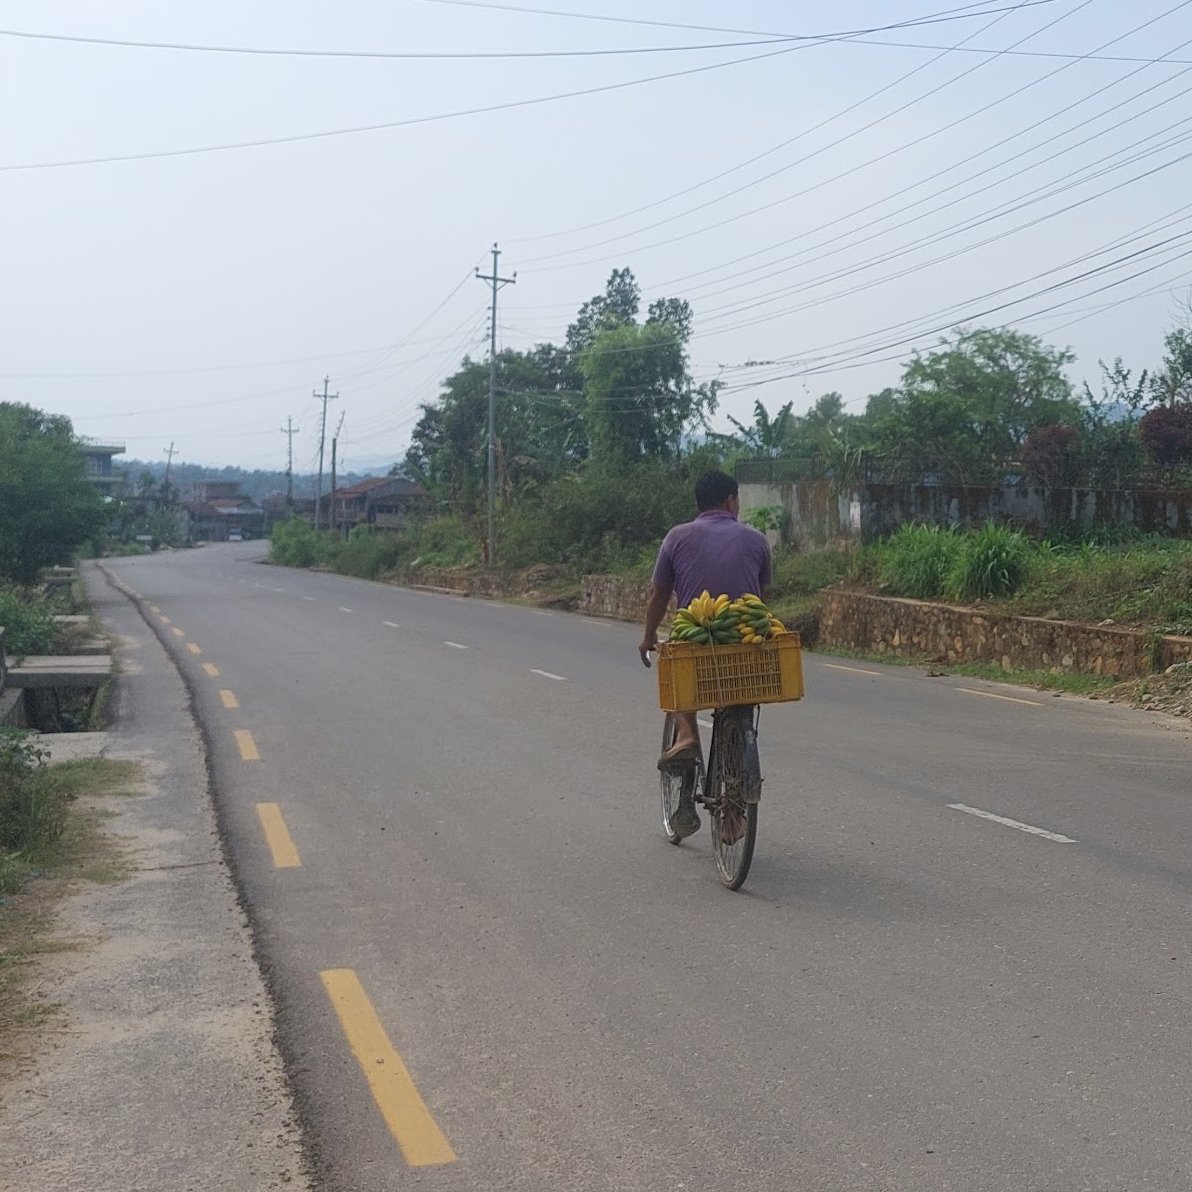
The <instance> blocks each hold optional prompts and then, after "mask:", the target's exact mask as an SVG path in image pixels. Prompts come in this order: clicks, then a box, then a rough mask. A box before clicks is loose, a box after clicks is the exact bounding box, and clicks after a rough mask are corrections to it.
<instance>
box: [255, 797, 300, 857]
mask: <svg viewBox="0 0 1192 1192" xmlns="http://www.w3.org/2000/svg"><path fill="white" fill-rule="evenodd" d="M257 818H258V819H259V820H260V821H261V831H262V832H264V833H265V843H266V844H267V845H268V846H269V851H270V852H271V853H272V854H273V864H274V866H275V867H276V868H278V869H297V868H298V867H299V866H300V865H301V864H302V861H301V860H300V859H299V857H298V850H297V849H296V848H295V847H294V841H293V838H292V837H291V836H290V830H289V829H288V828H287V827H286V821H285V820H284V819H282V817H281V808H280V807H279V806H278V805H277V804H276V803H258V804H257Z"/></svg>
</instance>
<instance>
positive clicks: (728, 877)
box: [662, 705, 762, 890]
mask: <svg viewBox="0 0 1192 1192" xmlns="http://www.w3.org/2000/svg"><path fill="white" fill-rule="evenodd" d="M758 720H759V709H758V708H757V707H755V706H752V705H741V706H738V707H729V708H717V709H715V710H714V711H713V713H712V740H711V742H710V744H709V746H708V765H707V769H706V770H705V768H704V763H703V759H702V758H697V759H696V760H695V761H694V762H693V763H692V764H691V765H689V766H685V767H684V768H683V770H682V771H681V772H680V773H668V772H666V771H663V772H662V829H663V831H664V832H665V833H666V835H667V839H668V840H670V842H671V844H679V843H680V842H681V841H682V840H683V837H681V836H678V835H677V834H676V833H675V831H674V829H673V827H672V826H671V821H672V818H673V816H674V814H675V811H676V810H677V808H678V806H679V799H680V797H681V796H682V795H683V794H685V793H687V794H690V795H691V796H692V798H693V799H694V800H695V802H696V803H702V804H703V806H704V809H705V810H706V811H707V813H708V825H709V829H710V832H711V836H712V854H713V856H714V857H715V858H716V870H717V873H718V874H719V875H720V880H721V882H723V883H724V885H725V886H727V887H728V888H729V889H730V890H739V889H740V888H741V887H742V886H743V885H744V884H745V879H746V877H748V876H749V866H750V864H751V863H752V862H753V849H754V845H755V844H756V843H757V806H758V800H759V799H760V798H761V793H762V770H761V759H760V757H759V755H758V748H757V726H758ZM674 742H675V718H674V717H673V716H672V715H671V714H670V713H669V712H668V713H667V715H666V721H665V724H664V726H663V730H662V749H663V752H664V753H665V752H666V750H668V749H669V748H670V747H671V746H672V745H673V744H674Z"/></svg>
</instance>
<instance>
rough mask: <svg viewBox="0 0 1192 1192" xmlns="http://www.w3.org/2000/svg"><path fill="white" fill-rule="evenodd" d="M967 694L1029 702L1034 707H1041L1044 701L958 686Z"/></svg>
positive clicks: (1015, 701)
mask: <svg viewBox="0 0 1192 1192" xmlns="http://www.w3.org/2000/svg"><path fill="white" fill-rule="evenodd" d="M956 690H957V691H963V692H964V693H965V695H983V696H984V697H985V698H986V699H1004V700H1005V701H1006V702H1007V703H1008V704H1027V705H1029V706H1030V707H1032V708H1041V707H1042V706H1043V703H1042V701H1041V700H1037V699H1020V698H1019V697H1018V696H1016V695H998V694H997V692H995V691H978V690H977V689H976V688H975V687H957V688H956Z"/></svg>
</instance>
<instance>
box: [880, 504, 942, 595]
mask: <svg viewBox="0 0 1192 1192" xmlns="http://www.w3.org/2000/svg"><path fill="white" fill-rule="evenodd" d="M959 550H960V539H959V537H958V536H957V535H956V534H954V533H953V532H952V531H951V530H946V529H943V528H941V527H940V526H924V525H913V524H909V523H908V524H907V525H904V526H899V528H898V529H897V530H896V531H895V532H894V533H893V534H892V535H891V536H890V539H889V541H888V542H886V544H885V546H884V548H883V549H882V552H881V554H880V563H879V568H880V570H879V575H880V577H881V582H882V583H883V584H884V585H885V587H886V588H887V590H888V591H890V592H892V593H893V594H894V595H896V596H911V597H913V598H915V599H916V600H936V599H938V598H939V597H941V596H942V595H943V594H944V591H945V588H946V585H947V580H948V576H949V575H950V574H951V572H952V570H953V568H954V566H955V564H956V560H957V557H958V554H959Z"/></svg>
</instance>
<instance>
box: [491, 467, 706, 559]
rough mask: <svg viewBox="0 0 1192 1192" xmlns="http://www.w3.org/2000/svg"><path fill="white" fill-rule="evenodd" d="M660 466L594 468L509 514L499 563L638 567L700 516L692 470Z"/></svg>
mask: <svg viewBox="0 0 1192 1192" xmlns="http://www.w3.org/2000/svg"><path fill="white" fill-rule="evenodd" d="M696 466H703V465H702V464H700V465H697V463H696V461H694V460H692V459H690V458H689V459H688V460H685V461H684V464H683V466H682V467H681V468H676V466H675V465H674V464H669V465H668V464H666V463H664V462H662V461H655V460H650V461H642V462H641V463H639V464H636V465H635V466H633V467H632V468H625V467H616V466H614V465H611V464H602V463H589V464H587V465H586V466H585V467H584V468H583V469H581V470H580V471H578V472H575V473H570V474H568V475H565V476H560V477H559V478H557V479H556V480H553V481H551V482H550V483H549V484H546V485H544V486H543V487H542V489H541V490H540V491H539V492H538V493H537V494H536V495H535V497H533V498H530V497H526V498H523V499H522V500H521V501H520V502H519V503H518V504H517V505H515V506H514V507H513V508H511V509H510V510H509V512H508V514H507V515H506V517H505V520H504V523H503V526H502V531H503V532H502V536H501V543H500V547H499V549H500V551H501V559H500V561H501V562H504V563H508V564H509V565H510V566H512V567H522V566H528V565H529V564H531V563H564V564H570V565H572V566H575V567H578V568H581V569H585V570H591V571H607V570H621V569H624V568H626V567H633V566H634V565H635V564H636V563H637V562H638V560H639V559H640V557H641V555H642V553H643V552H647V551H650V550H652V549H653V548H654V547H656V545H657V543H658V542H659V540H660V539H661V538H662V536H663V535H664V534H665V533H666V532H667V530H669V529H670V528H671V526H673V525H675V524H676V523H677V522H681V521H688V520H690V518H692V517H693V516H694V515H695V502H694V499H693V496H692V482H693V480H694V476H693V475H692V469H693V468H694V467H696Z"/></svg>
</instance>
